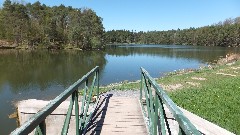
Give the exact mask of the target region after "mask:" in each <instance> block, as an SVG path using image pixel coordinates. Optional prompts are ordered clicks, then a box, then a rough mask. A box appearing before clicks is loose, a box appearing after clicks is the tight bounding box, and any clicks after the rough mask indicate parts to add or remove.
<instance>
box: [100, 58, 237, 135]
mask: <svg viewBox="0 0 240 135" xmlns="http://www.w3.org/2000/svg"><path fill="white" fill-rule="evenodd" d="M232 67H240V61H238V62H236V63H235V64H234V65H231V66H228V65H222V66H216V67H214V68H213V69H209V68H204V69H201V70H197V71H193V72H186V73H179V72H174V73H169V75H167V76H165V77H163V78H159V79H156V81H157V82H158V83H159V84H161V85H163V86H168V85H174V84H181V85H182V87H180V88H178V89H176V90H174V91H168V94H169V96H170V97H171V98H172V99H173V101H174V102H175V103H176V104H177V105H178V106H181V107H183V108H185V109H187V110H189V111H190V112H193V113H195V114H197V115H199V116H201V117H203V118H205V119H207V120H209V121H211V122H213V123H215V124H217V125H219V126H220V127H223V128H225V129H227V130H229V131H231V132H233V133H235V134H240V128H239V127H240V68H239V69H232ZM216 73H225V74H233V75H236V76H235V77H233V76H228V75H219V74H216ZM192 77H195V78H205V79H206V80H196V79H192ZM188 82H193V83H197V84H198V85H197V86H193V85H191V84H189V83H188ZM139 88H140V84H139V83H127V82H124V83H121V84H118V85H114V86H110V85H109V86H107V87H101V88H100V91H101V92H106V91H109V90H114V89H116V90H130V89H131V90H138V89H139Z"/></svg>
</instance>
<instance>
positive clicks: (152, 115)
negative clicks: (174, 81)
mask: <svg viewBox="0 0 240 135" xmlns="http://www.w3.org/2000/svg"><path fill="white" fill-rule="evenodd" d="M143 91H144V93H143ZM143 96H145V99H146V101H144V100H143ZM140 101H141V105H142V110H143V112H144V115H145V117H147V118H148V131H149V133H150V134H151V135H157V134H159V133H161V134H162V135H166V133H168V134H172V133H171V129H170V127H169V124H168V120H167V119H168V118H167V117H166V112H165V109H164V105H166V106H167V107H168V109H169V110H170V111H171V113H172V114H173V116H174V118H175V119H176V121H177V122H178V124H179V134H187V135H191V134H194V135H201V133H200V132H199V131H198V130H197V129H196V127H195V126H194V125H193V124H192V123H191V122H190V121H189V119H188V118H186V117H185V116H184V114H183V113H182V111H181V110H180V109H179V108H178V107H177V106H176V104H175V103H174V102H173V101H172V100H171V99H170V98H169V97H168V95H167V94H166V93H165V92H164V90H163V89H162V88H160V87H159V85H158V84H157V83H156V82H155V80H154V79H153V78H152V77H151V76H150V75H149V74H148V72H147V71H146V70H145V69H144V68H141V89H140ZM145 104H146V106H145Z"/></svg>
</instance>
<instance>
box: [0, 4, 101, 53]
mask: <svg viewBox="0 0 240 135" xmlns="http://www.w3.org/2000/svg"><path fill="white" fill-rule="evenodd" d="M103 33H104V27H103V24H102V18H100V17H99V16H97V15H96V13H95V12H94V11H93V10H91V9H88V8H84V9H77V8H72V7H65V6H64V5H60V6H53V7H49V6H46V5H45V4H41V3H40V2H39V1H38V2H35V3H33V4H31V3H27V4H22V3H19V2H11V1H10V0H5V1H4V3H3V6H2V8H0V40H2V41H8V42H12V44H15V45H16V46H19V45H28V46H30V47H35V46H43V47H53V48H62V47H77V48H81V49H92V48H102V47H103V46H104V43H103Z"/></svg>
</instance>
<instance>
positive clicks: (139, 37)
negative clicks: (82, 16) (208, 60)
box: [104, 17, 240, 47]
mask: <svg viewBox="0 0 240 135" xmlns="http://www.w3.org/2000/svg"><path fill="white" fill-rule="evenodd" d="M104 37H105V42H106V43H108V44H119V43H127V44H131V43H133V44H165V45H166V44H167V45H168V44H175V45H199V46H222V47H240V17H237V18H234V19H231V18H229V19H226V20H224V21H223V22H219V23H216V24H212V25H210V26H204V27H200V28H189V29H182V30H180V29H177V30H168V31H148V32H143V31H140V32H136V31H133V30H132V31H129V30H111V31H107V32H105V33H104Z"/></svg>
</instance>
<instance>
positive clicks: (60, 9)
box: [0, 0, 240, 50]
mask: <svg viewBox="0 0 240 135" xmlns="http://www.w3.org/2000/svg"><path fill="white" fill-rule="evenodd" d="M102 21H103V19H102V18H101V17H99V16H97V14H96V13H95V12H94V11H93V10H92V9H89V8H73V7H71V6H69V7H66V6H64V5H60V6H53V7H49V6H46V5H45V4H41V3H40V2H39V1H37V2H35V3H32V4H31V3H21V2H12V1H11V0H5V1H4V3H3V5H2V7H1V8H0V48H4V47H12V48H18V47H22V46H24V47H25V48H48V49H49V48H50V49H52V48H53V49H61V48H69V49H71V48H80V49H83V50H91V49H102V48H104V47H105V45H106V44H123V43H126V44H167V45H168V44H175V45H200V46H222V47H239V46H240V17H237V18H234V19H232V18H229V19H226V20H224V21H222V22H219V23H216V24H212V25H209V26H204V27H199V28H193V27H191V28H188V29H177V30H168V31H147V32H143V31H139V32H136V31H134V30H132V31H129V30H110V31H105V30H104V27H103V24H102Z"/></svg>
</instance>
